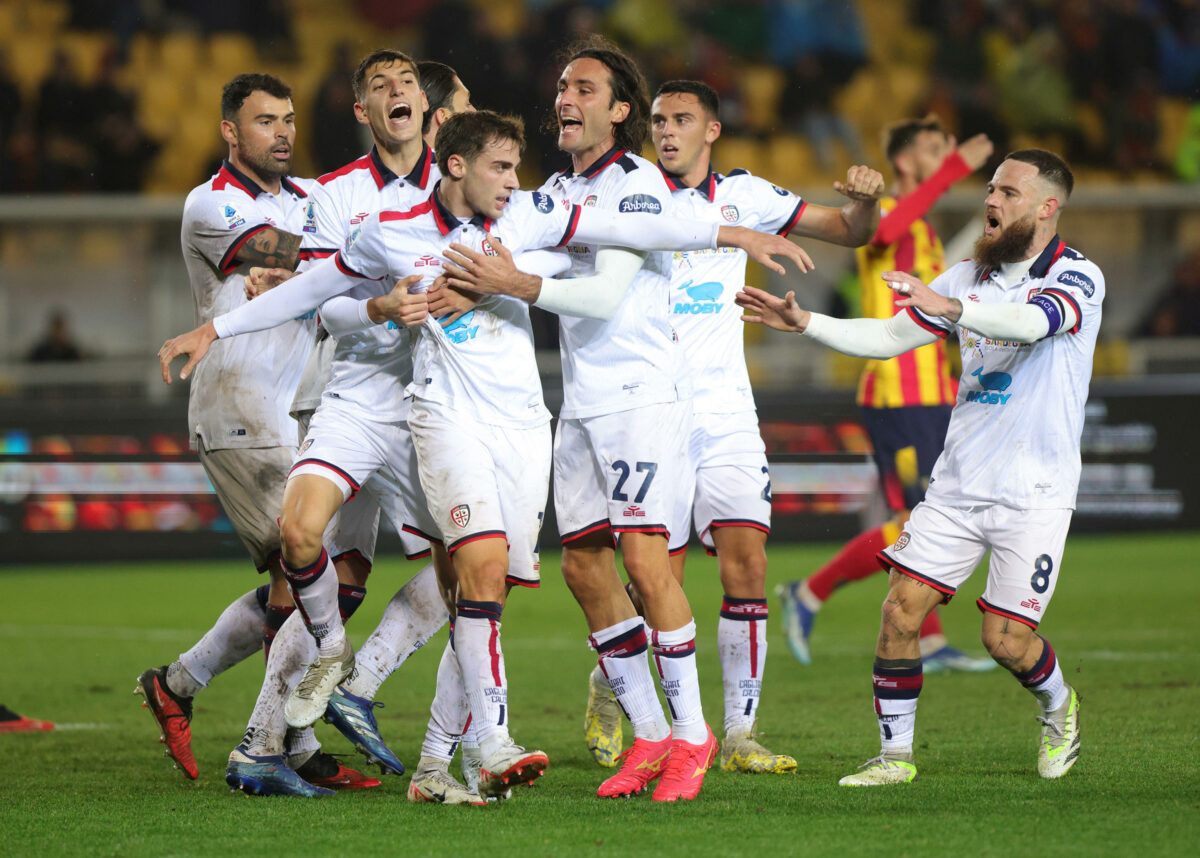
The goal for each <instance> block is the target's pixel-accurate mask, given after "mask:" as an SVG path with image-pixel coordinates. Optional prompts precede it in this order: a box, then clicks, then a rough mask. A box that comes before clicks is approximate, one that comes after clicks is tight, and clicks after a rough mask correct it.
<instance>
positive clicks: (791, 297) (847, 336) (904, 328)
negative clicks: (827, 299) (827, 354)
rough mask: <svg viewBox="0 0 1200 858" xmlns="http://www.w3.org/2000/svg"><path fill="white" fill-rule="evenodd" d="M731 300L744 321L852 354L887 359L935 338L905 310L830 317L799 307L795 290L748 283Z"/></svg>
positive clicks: (933, 340)
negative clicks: (782, 293)
mask: <svg viewBox="0 0 1200 858" xmlns="http://www.w3.org/2000/svg"><path fill="white" fill-rule="evenodd" d="M734 301H735V302H736V303H737V305H738V306H739V307H741V308H742V309H744V310H746V311H747V314H746V315H743V316H742V320H743V321H745V322H756V323H761V324H764V325H767V326H768V327H771V328H775V329H776V330H778V331H792V332H795V333H800V334H804V335H805V336H807V337H810V338H812V339H814V340H816V341H817V342H819V343H821V344H822V345H825V346H829V348H831V349H835V350H836V351H839V352H842V353H844V354H848V355H853V356H854V357H865V358H876V359H884V358H891V357H895V356H896V355H900V354H904V353H905V352H906V351H909V350H910V349H914V348H916V347H917V346H923V345H925V344H926V343H932V342H935V341H936V340H937V339H938V335H937V334H935V333H932V332H930V331H928V330H926V329H925V328H923V327H921V326H920V325H918V324H917V323H916V322H915V321H913V319H912V317H911V316H909V314H908V313H905V312H900V313H897V314H896V315H895V316H892V318H890V319H834V318H831V317H829V316H823V315H821V314H820V313H812V312H809V311H808V310H803V309H801V308H800V307H799V306H798V305H797V304H796V296H795V293H792V292H789V293H788V294H787V296H786V297H784V298H779V297H776V296H775V295H772V294H771V293H769V292H764V291H763V290H761V289H755V288H754V287H752V286H746V287H745V288H743V289H742V291H741V292H739V293H738V294H737V296H736V297H735V298H734Z"/></svg>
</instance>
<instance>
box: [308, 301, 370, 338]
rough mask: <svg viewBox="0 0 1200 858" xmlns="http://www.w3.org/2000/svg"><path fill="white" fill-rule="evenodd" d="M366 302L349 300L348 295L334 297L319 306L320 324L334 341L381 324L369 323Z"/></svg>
mask: <svg viewBox="0 0 1200 858" xmlns="http://www.w3.org/2000/svg"><path fill="white" fill-rule="evenodd" d="M368 300H369V299H367V298H361V299H360V298H351V297H350V296H349V295H335V296H334V297H332V298H330V299H329V300H328V301H326V302H325V303H324V304H322V305H321V309H320V311H319V312H320V316H321V324H322V325H324V326H325V330H327V331H329V335H330V336H331V337H333V338H334V339H337V338H338V337H344V336H346V335H347V334H357V333H360V332H362V331H366V330H369V329H370V328H373V327H375V326H376V325H378V324H382V323H381V322H372V321H371V316H370V314H369V313H368V312H367V301H368Z"/></svg>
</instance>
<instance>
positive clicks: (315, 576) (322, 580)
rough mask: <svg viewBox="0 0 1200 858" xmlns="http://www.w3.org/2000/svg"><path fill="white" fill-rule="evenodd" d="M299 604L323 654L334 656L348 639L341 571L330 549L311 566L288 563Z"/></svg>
mask: <svg viewBox="0 0 1200 858" xmlns="http://www.w3.org/2000/svg"><path fill="white" fill-rule="evenodd" d="M284 571H285V572H286V574H287V579H288V584H289V585H290V586H291V589H292V597H293V598H294V599H295V600H296V607H297V608H298V609H299V611H300V614H301V615H302V616H303V617H304V624H305V626H307V627H308V631H309V634H311V635H312V636H313V638H314V639H315V640H316V642H317V651H318V653H319V654H320V655H322V656H334V655H337V654H338V653H339V652H340V651H341V650H342V647H343V645H344V644H345V641H346V630H345V628H344V627H343V625H342V617H341V611H340V604H339V593H338V580H337V573H336V572H335V571H334V568H333V562H332V561H331V560H330V559H329V553H328V552H327V551H326V550H325V549H324V548H322V549H321V554H320V556H319V557H317V559H316V561H315V562H313V563H312V564H310V565H308V566H301V567H293V566H291V565H287V564H285V565H284Z"/></svg>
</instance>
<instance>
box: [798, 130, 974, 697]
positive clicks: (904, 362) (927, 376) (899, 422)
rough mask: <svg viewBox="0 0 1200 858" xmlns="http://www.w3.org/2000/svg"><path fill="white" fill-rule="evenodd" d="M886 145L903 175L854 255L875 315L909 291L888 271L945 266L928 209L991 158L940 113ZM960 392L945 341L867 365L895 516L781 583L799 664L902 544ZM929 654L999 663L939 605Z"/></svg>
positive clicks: (867, 308) (866, 419)
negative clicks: (969, 640)
mask: <svg viewBox="0 0 1200 858" xmlns="http://www.w3.org/2000/svg"><path fill="white" fill-rule="evenodd" d="M885 145H886V151H887V157H888V161H889V163H891V165H892V170H893V171H894V172H895V174H896V180H895V182H894V184H893V186H892V193H891V194H890V195H889V196H887V197H884V199H883V201H882V202H881V203H880V206H881V208H882V209H883V217H882V219H881V220H880V222H879V228H878V229H877V230H876V231H875V234H874V236H873V237H872V238H871V241H870V243H869V244H867V245H866V246H865V247H860V248H859V249H858V250H857V251H856V253H855V256H856V258H857V262H858V281H859V287H860V294H861V296H862V311H863V315H865V316H867V317H868V318H872V319H887V318H890V317H891V316H892V315H893V314H894V313H895V311H896V307H895V303H894V302H895V301H896V300H898V299H899V298H900V297H902V296H897V295H896V294H895V293H894V292H892V290H890V289H888V287H887V284H885V283H884V282H883V279H882V278H881V277H880V276H879V275H880V273H881V272H883V271H890V270H893V269H897V270H903V271H908V272H909V273H910V274H912V275H913V276H915V277H917V278H918V279H919V280H923V281H925V282H929V281H931V280H933V278H935V277H937V276H938V275H939V274H941V273H942V272H943V271H944V270H945V268H946V260H945V255H944V253H943V251H942V243H941V241H940V240H939V239H938V237H937V233H935V232H934V231H933V227H932V226H930V224H929V222H928V221H926V220H925V214H926V213H927V212H928V211H929V209H930V208H931V207H932V206H933V204H934V203H935V202H937V200H938V198H939V197H940V196H941V195H942V194H944V193H945V192H946V191H947V190H948V189H949V188H950V186H951V185H952V184H954V183H955V182H957V181H959V180H960V179H963V178H965V177H966V176H969V175H970V174H971V173H973V172H974V171H975V170H978V169H979V168H980V167H982V166H983V165H984V164H985V163H986V162H987V159H988V158H989V157H991V154H992V144H991V141H989V140H988V139H987V137H985V136H984V135H982V134H978V135H976V136H974V137H972V138H971V139H970V140H967V141H966V142H964V143H962V144H961V145H958V146H956V145H955V141H954V138H953V137H952V136H950V135H948V134H947V133H946V131H945V130H944V129H943V128H942V126H941V124H940V123H939V122H938V121H937V119H936V118H927V119H908V120H904V121H903V122H900V123H898V124H896V125H893V126H892V127H890V128H889V129H888V131H887V136H886V143H885ZM954 391H955V381H954V379H952V378H951V376H950V370H949V366H948V363H947V361H946V350H945V347H944V344H943V343H941V342H936V343H930V344H929V345H925V346H921V347H920V348H916V349H913V350H912V351H910V352H906V353H905V354H902V355H899V356H898V357H894V358H888V359H884V360H870V361H868V362H867V365H866V367H865V368H864V369H863V374H862V378H861V379H860V381H859V385H858V404H859V405H860V406H862V410H863V423H864V425H865V426H866V429H867V434H868V435H869V436H870V438H871V444H872V446H873V447H874V450H875V455H874V458H875V466H876V467H877V468H878V469H879V482H880V485H881V486H882V487H883V493H884V498H885V499H886V501H887V504H888V506H889V508H890V509H891V510H892V518H891V519H890V520H889V521H887V522H885V523H884V524H882V525H880V526H879V527H874V528H872V529H870V530H868V531H866V532H865V533H861V534H859V535H858V536H857V537H855V538H854V539H852V540H851V541H850V542H849V543H848V544H847V545H846V546H845V547H844V548H843V549H842V550H841V551H840V552H839V553H838V554H837V556H835V557H834V558H833V559H832V560H831V561H829V563H827V564H826V565H825V566H823V567H822V568H821V569H819V570H818V571H817V572H815V573H814V574H813V575H812V576H811V577H809V578H808V579H806V580H803V581H791V582H788V583H784V584H780V585H779V586H778V587H776V589H775V592H776V595H778V596H779V598H780V600H781V601H782V603H783V610H784V617H785V621H786V628H787V637H788V644H789V646H790V647H791V650H792V654H793V655H795V657H796V659H797V660H798V661H799V662H800V663H801V664H808V663H810V661H811V660H812V657H811V653H810V650H809V645H808V637H809V635H810V634H811V632H812V627H813V622H814V621H815V619H816V615H817V612H818V611H819V610H820V609H821V605H823V604H824V603H825V600H826V599H828V598H829V597H830V596H831V595H832V594H833V592H834V590H835V589H837V588H838V587H841V586H842V585H844V584H848V583H850V582H851V581H858V580H861V579H863V578H866V577H868V576H870V575H874V574H875V573H877V572H879V571H880V567H879V563H878V561H877V560H876V559H875V555H876V554H877V553H878V552H879V551H880V550H881V549H883V548H884V547H885V546H887V545H891V544H892V543H893V542H895V541H896V537H897V536H899V534H900V530H901V529H902V528H903V527H904V524H905V522H906V521H908V517H909V515H910V511H911V510H912V509H913V507H915V506H916V505H917V504H918V503H920V502H921V501H922V499H924V497H925V489H926V487H927V486H928V485H929V475H930V473H931V472H932V471H933V463H934V462H935V461H937V457H938V456H939V455H940V454H941V452H942V443H943V441H944V440H945V437H946V426H947V425H948V424H949V422H950V409H951V407H952V406H953V403H954ZM921 656H922V658H923V660H924V663H925V671H926V672H927V673H934V672H938V671H946V670H964V671H977V670H990V669H991V668H993V667H995V663H994V662H993V661H991V660H990V659H986V658H979V659H977V658H971V657H970V656H968V655H967V654H966V653H964V652H962V650H959V649H957V648H956V647H953V646H950V645H949V644H948V643H947V642H946V637H945V635H943V634H942V623H941V619H940V618H939V616H938V612H937V611H936V610H935V611H933V612H932V613H930V615H929V616H928V617H927V618H926V620H925V625H924V626H922V627H921Z"/></svg>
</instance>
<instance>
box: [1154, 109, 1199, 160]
mask: <svg viewBox="0 0 1200 858" xmlns="http://www.w3.org/2000/svg"><path fill="white" fill-rule="evenodd" d="M1191 109H1192V104H1191V103H1190V102H1188V100H1187V99H1185V98H1168V97H1165V96H1164V97H1162V98H1160V99H1159V100H1158V128H1159V138H1158V157H1159V158H1160V159H1162V161H1163V162H1165V163H1167V164H1174V163H1175V156H1176V155H1177V154H1178V152H1179V144H1180V142H1181V141H1182V140H1183V135H1184V132H1185V131H1186V130H1187V119H1188V113H1189V112H1190V111H1191Z"/></svg>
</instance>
